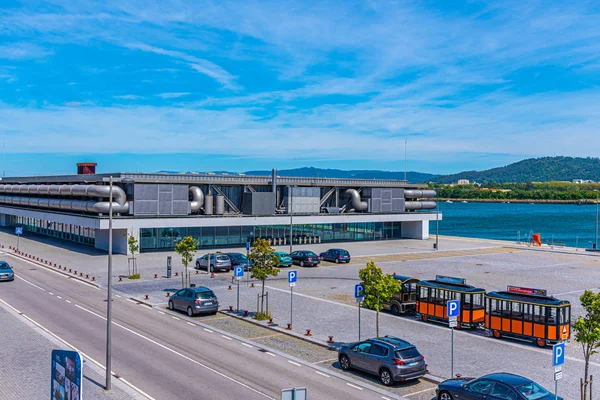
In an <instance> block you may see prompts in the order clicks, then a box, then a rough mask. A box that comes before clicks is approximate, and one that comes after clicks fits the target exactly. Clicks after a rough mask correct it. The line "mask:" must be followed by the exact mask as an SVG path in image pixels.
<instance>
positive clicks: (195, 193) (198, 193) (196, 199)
mask: <svg viewBox="0 0 600 400" xmlns="http://www.w3.org/2000/svg"><path fill="white" fill-rule="evenodd" d="M190 197H191V201H190V209H191V210H192V213H197V212H200V210H201V209H202V205H203V204H204V192H203V191H202V189H200V188H199V187H198V186H190Z"/></svg>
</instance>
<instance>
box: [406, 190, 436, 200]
mask: <svg viewBox="0 0 600 400" xmlns="http://www.w3.org/2000/svg"><path fill="white" fill-rule="evenodd" d="M435 196H437V193H436V192H435V190H404V198H406V199H421V198H423V199H433V198H435Z"/></svg>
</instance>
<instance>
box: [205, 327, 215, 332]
mask: <svg viewBox="0 0 600 400" xmlns="http://www.w3.org/2000/svg"><path fill="white" fill-rule="evenodd" d="M204 330H205V331H206V332H209V333H213V331H211V330H210V329H206V328H204Z"/></svg>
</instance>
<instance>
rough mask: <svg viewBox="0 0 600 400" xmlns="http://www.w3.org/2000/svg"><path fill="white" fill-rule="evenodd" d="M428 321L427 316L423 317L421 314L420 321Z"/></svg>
mask: <svg viewBox="0 0 600 400" xmlns="http://www.w3.org/2000/svg"><path fill="white" fill-rule="evenodd" d="M428 319H429V318H427V315H425V314H421V320H422V321H423V322H427V320H428Z"/></svg>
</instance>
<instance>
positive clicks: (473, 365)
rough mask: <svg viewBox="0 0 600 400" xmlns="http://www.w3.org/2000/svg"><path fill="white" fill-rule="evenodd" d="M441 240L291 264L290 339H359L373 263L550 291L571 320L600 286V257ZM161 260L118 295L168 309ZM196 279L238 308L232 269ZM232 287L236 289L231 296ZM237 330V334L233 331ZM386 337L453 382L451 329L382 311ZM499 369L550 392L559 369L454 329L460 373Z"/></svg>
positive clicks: (277, 296) (538, 354) (277, 282)
mask: <svg viewBox="0 0 600 400" xmlns="http://www.w3.org/2000/svg"><path fill="white" fill-rule="evenodd" d="M440 243H441V250H440V251H437V252H434V251H432V250H431V245H432V241H431V240H430V241H412V240H410V241H394V242H378V243H351V244H340V245H337V246H335V247H343V248H345V249H348V250H349V251H350V253H351V254H352V255H353V261H352V262H351V263H350V264H343V265H337V264H333V263H329V262H324V263H322V264H321V265H320V266H319V267H317V268H300V267H297V266H296V267H293V268H294V269H296V270H297V271H298V283H297V285H296V286H295V288H294V300H293V302H294V304H293V329H292V331H293V333H294V334H296V335H297V336H303V335H304V334H305V333H306V330H307V329H311V333H312V337H311V339H312V340H317V341H320V342H322V343H324V342H326V341H327V340H328V339H329V336H333V340H334V341H335V342H338V343H344V342H351V341H356V340H357V339H358V308H357V306H356V303H355V301H354V298H353V288H354V285H355V284H356V283H358V281H359V280H358V270H359V269H360V268H362V267H363V266H364V263H365V262H366V261H367V260H370V259H373V260H374V261H376V263H377V265H379V266H380V267H381V268H382V269H383V271H384V272H387V273H394V272H396V273H397V274H400V275H409V276H414V277H416V278H419V279H433V278H434V277H435V275H436V274H440V275H448V276H457V277H463V278H466V280H467V283H469V284H471V285H474V286H478V287H482V288H485V289H486V290H488V291H491V290H504V289H506V286H507V285H516V286H524V287H535V288H541V289H546V290H548V293H549V294H550V295H554V296H555V297H557V298H560V299H564V300H568V301H570V302H571V303H572V306H573V318H572V320H574V319H575V317H576V316H577V315H578V314H579V313H581V311H582V310H581V307H580V305H579V300H578V298H579V296H580V295H581V294H582V293H583V291H584V290H585V289H598V286H600V280H599V279H598V278H597V277H598V271H599V268H600V257H596V256H592V255H590V254H589V253H586V254H584V253H583V252H580V253H577V252H574V251H567V250H564V251H563V250H560V251H551V250H550V249H544V250H545V251H533V250H531V249H529V248H526V247H517V246H514V244H510V243H504V244H503V243H498V242H492V241H483V240H472V239H458V238H457V239H452V238H442V240H441V242H440ZM370 245H372V246H370ZM319 246H321V247H323V246H322V245H312V246H311V245H306V246H304V247H306V248H307V249H310V250H313V251H315V252H319V251H321V250H323V249H321V248H320V247H319ZM198 255H201V254H198ZM73 257H75V256H73ZM164 257H165V254H162V253H161V254H157V253H154V254H149V255H146V254H142V255H141V256H140V261H138V262H139V263H140V264H139V265H140V272H141V273H142V277H143V278H144V277H145V278H146V279H143V280H142V281H137V282H134V281H127V280H125V282H123V283H117V284H115V289H116V290H118V291H120V292H121V293H123V294H125V295H127V296H130V297H134V298H137V299H140V300H143V299H144V297H145V296H146V295H148V296H149V300H148V301H147V302H148V303H151V304H153V305H155V306H157V307H164V306H165V305H166V302H167V296H166V293H167V292H174V291H175V290H177V289H178V288H180V287H181V281H180V278H173V279H163V278H157V279H154V278H153V277H152V276H153V274H152V273H153V271H157V273H160V275H159V276H163V275H164V271H165V269H164V264H163V265H161V266H158V265H156V264H157V263H158V260H160V259H163V260H164ZM76 259H77V258H76ZM95 261H96V263H97V265H96V264H89V265H88V267H89V268H97V269H100V268H102V263H100V260H99V259H98V260H95ZM118 262H120V263H122V261H118ZM176 262H177V259H176V258H174V263H176ZM146 263H148V264H146ZM125 267H126V264H125ZM120 268H123V265H121V266H120ZM176 270H177V269H174V271H176ZM192 282H194V283H196V284H197V285H206V286H209V287H211V288H212V289H213V290H214V291H215V292H216V293H217V295H218V297H219V299H220V302H221V306H222V308H225V309H227V308H228V307H229V306H233V307H234V308H235V306H236V294H237V292H236V290H235V289H236V286H235V285H232V283H231V273H219V274H216V276H215V277H214V278H210V277H209V275H206V274H202V273H200V274H198V275H192ZM230 285H232V290H229V286H230ZM266 290H267V291H268V293H269V307H270V311H271V313H272V314H273V317H274V323H273V324H272V326H271V327H270V329H271V330H273V332H274V333H273V334H274V335H280V334H281V335H286V334H288V333H289V332H287V331H286V330H285V329H284V328H285V327H286V325H287V323H289V320H290V288H289V286H288V284H287V279H286V270H285V269H283V270H282V273H281V274H280V276H278V277H276V278H274V279H269V280H267V283H266ZM259 292H260V285H259V284H258V283H256V282H255V287H254V288H252V287H251V286H250V283H247V282H246V281H242V284H241V285H240V308H242V309H244V310H249V311H250V312H253V311H255V310H256V301H257V297H256V296H257V294H258V293H259ZM224 317H225V316H224ZM201 318H202V317H201ZM201 318H199V319H198V320H201ZM226 318H231V317H226ZM215 321H221V320H215ZM219 323H222V321H221V322H219ZM265 325H266V323H265ZM231 329H234V330H235V329H237V328H235V326H234V327H233V328H231ZM380 333H381V334H382V335H385V334H390V335H395V336H400V337H402V338H404V339H407V340H409V341H410V342H412V343H414V344H415V345H417V347H418V348H419V350H420V351H421V352H422V353H423V354H424V355H425V357H426V361H427V364H428V365H429V369H430V372H431V374H432V375H433V376H436V377H440V378H447V377H449V376H450V330H449V329H448V328H447V327H446V326H443V325H441V324H435V323H424V322H421V321H419V320H417V319H416V318H415V317H411V316H404V317H398V316H394V315H391V314H388V313H383V314H381V316H380ZM372 336H375V313H374V312H373V311H371V310H366V309H363V310H362V311H361V337H362V338H363V339H364V338H366V337H372ZM274 337H280V338H283V337H284V336H274ZM282 340H283V339H282ZM282 351H285V350H282ZM566 351H567V360H566V365H565V366H564V377H563V379H562V380H561V381H560V383H559V394H560V395H562V396H563V397H565V398H568V399H571V398H576V396H578V390H579V389H578V387H579V378H580V377H582V376H583V357H582V355H581V349H580V345H579V344H577V343H575V342H574V341H571V342H569V343H567V346H566ZM307 357H308V356H307ZM332 358H333V357H332ZM335 364H336V362H335V360H330V367H331V368H336V365H335ZM500 371H503V372H513V373H517V374H521V375H525V376H528V377H530V378H532V379H534V380H536V381H537V382H539V383H541V384H542V385H544V386H545V387H546V388H548V389H553V386H554V382H553V378H552V377H553V372H554V369H553V367H552V360H551V350H550V349H549V348H546V349H540V348H537V347H535V346H534V345H532V344H530V343H525V342H522V341H516V340H508V339H500V340H499V339H495V338H493V337H490V336H489V335H488V334H487V333H486V332H485V331H483V330H477V331H463V330H460V331H456V332H455V373H460V374H462V375H464V376H480V375H483V374H485V373H489V372H500ZM591 371H592V374H595V375H598V374H599V373H600V356H599V355H594V356H593V357H592V364H591ZM358 375H360V376H361V377H362V378H361V379H370V378H368V377H364V376H362V374H358ZM419 385H421V386H419ZM419 385H417V386H415V387H414V388H411V390H413V389H414V390H413V391H412V392H410V393H414V394H413V395H411V396H410V397H409V398H423V399H424V398H429V399H430V398H431V396H432V395H433V391H432V390H431V389H432V386H431V384H430V383H427V382H423V383H421V384H419ZM421 387H422V389H421ZM399 390H400V389H399ZM421 390H424V392H421ZM417 392H420V393H417ZM410 393H409V394H410ZM403 395H406V394H405V393H403ZM427 396H429V397H427Z"/></svg>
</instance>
